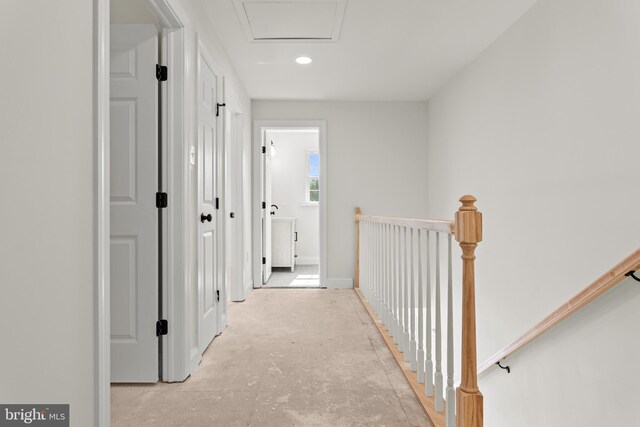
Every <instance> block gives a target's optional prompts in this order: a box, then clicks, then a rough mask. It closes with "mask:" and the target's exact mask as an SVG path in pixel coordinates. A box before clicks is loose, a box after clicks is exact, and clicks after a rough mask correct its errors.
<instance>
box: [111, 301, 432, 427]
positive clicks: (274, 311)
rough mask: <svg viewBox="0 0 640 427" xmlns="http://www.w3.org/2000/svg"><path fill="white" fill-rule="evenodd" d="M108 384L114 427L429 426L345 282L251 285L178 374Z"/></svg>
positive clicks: (395, 365)
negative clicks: (180, 377)
mask: <svg viewBox="0 0 640 427" xmlns="http://www.w3.org/2000/svg"><path fill="white" fill-rule="evenodd" d="M111 390H112V392H111V395H112V425H114V426H142V425H153V426H180V425H189V426H231V425H245V426H364V425H375V426H429V425H430V424H429V422H428V421H427V418H426V416H425V414H424V412H423V410H422V407H421V406H420V404H419V402H418V400H417V399H416V397H415V395H414V393H413V391H412V390H411V388H410V386H409V384H408V383H407V381H406V379H405V378H404V376H403V374H402V372H401V371H400V369H399V368H398V366H397V364H396V362H395V360H394V359H393V356H392V355H391V353H390V352H389V350H388V349H387V347H386V346H385V344H384V342H383V341H382V339H381V337H380V335H379V334H378V331H377V330H376V328H375V327H374V326H373V325H372V322H371V319H370V318H369V316H368V315H367V313H366V311H365V310H364V308H363V306H362V304H361V303H360V301H359V300H358V298H357V296H356V295H355V293H354V292H353V291H352V290H323V289H261V290H256V291H255V292H253V293H252V294H251V295H250V296H249V298H248V299H247V300H246V301H245V302H242V303H235V304H232V305H231V306H230V307H229V326H228V328H227V329H226V330H225V331H224V332H223V333H222V335H220V336H219V337H217V338H216V339H215V340H214V341H213V343H212V344H211V346H210V347H209V348H208V350H207V351H206V352H205V354H204V357H203V360H202V362H201V364H200V366H199V367H198V368H197V369H196V371H195V373H194V374H193V375H192V376H191V378H189V379H188V380H187V381H186V382H184V383H178V384H162V383H161V384H154V385H114V386H112V388H111Z"/></svg>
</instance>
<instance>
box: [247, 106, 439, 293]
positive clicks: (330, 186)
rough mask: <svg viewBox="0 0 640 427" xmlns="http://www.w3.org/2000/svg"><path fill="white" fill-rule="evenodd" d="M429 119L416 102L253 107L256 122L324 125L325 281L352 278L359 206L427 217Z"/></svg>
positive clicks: (368, 210)
mask: <svg viewBox="0 0 640 427" xmlns="http://www.w3.org/2000/svg"><path fill="white" fill-rule="evenodd" d="M426 115H427V105H426V103H421V102H388V103H385V102H324V101H309V102H304V101H254V102H253V106H252V118H253V119H255V120H286V119H293V120H326V121H327V158H326V159H324V160H326V161H327V166H328V171H327V175H328V176H327V179H326V180H325V182H326V185H325V187H326V191H327V197H328V200H327V209H328V218H327V222H328V260H327V263H328V266H327V267H328V279H329V280H338V281H345V283H346V282H347V281H348V282H349V283H351V282H352V280H353V274H354V259H355V224H354V208H355V207H356V206H360V207H361V208H362V210H363V212H364V213H365V214H372V215H375V214H377V215H395V216H424V215H426V213H427V203H426V188H425V187H426V186H425V183H426V180H427V169H426V164H425V163H426V160H425V159H426V158H427V145H426V143H425V142H426V140H427V126H426V120H425V118H426Z"/></svg>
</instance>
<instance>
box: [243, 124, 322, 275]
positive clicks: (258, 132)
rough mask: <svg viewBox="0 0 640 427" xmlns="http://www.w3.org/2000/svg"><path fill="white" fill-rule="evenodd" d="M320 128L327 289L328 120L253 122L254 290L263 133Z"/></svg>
mask: <svg viewBox="0 0 640 427" xmlns="http://www.w3.org/2000/svg"><path fill="white" fill-rule="evenodd" d="M292 128H293V129H295V128H317V129H318V131H319V133H318V139H319V141H318V143H319V151H320V188H321V191H320V201H319V209H320V286H322V287H329V286H327V285H328V283H327V260H328V256H327V236H328V227H327V212H328V210H327V208H328V207H327V201H328V197H327V194H328V191H327V187H328V185H327V182H328V179H327V178H328V176H327V170H328V166H327V165H328V156H327V121H326V120H254V121H253V144H252V151H253V156H252V159H253V168H252V169H253V191H252V193H253V208H252V214H253V215H252V216H253V221H252V222H253V228H252V235H253V236H252V237H253V241H252V243H253V245H252V246H253V261H252V270H253V287H254V288H261V287H262V176H261V164H262V159H261V156H262V132H263V131H264V130H277V129H292Z"/></svg>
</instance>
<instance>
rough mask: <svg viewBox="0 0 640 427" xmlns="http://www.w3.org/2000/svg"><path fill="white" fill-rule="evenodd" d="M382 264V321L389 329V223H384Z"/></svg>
mask: <svg viewBox="0 0 640 427" xmlns="http://www.w3.org/2000/svg"><path fill="white" fill-rule="evenodd" d="M381 231H382V266H383V273H384V277H383V280H382V283H383V285H384V286H383V287H382V300H383V301H384V304H383V310H382V321H383V324H384V327H385V329H386V330H389V298H388V292H389V279H388V276H389V263H388V254H387V251H388V250H389V246H388V245H387V224H382V228H381Z"/></svg>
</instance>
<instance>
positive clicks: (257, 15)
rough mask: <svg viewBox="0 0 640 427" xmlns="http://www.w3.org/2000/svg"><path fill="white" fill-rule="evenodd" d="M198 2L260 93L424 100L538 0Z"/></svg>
mask: <svg viewBox="0 0 640 427" xmlns="http://www.w3.org/2000/svg"><path fill="white" fill-rule="evenodd" d="M199 1H200V2H201V4H202V6H203V10H204V11H205V13H207V14H208V19H209V20H210V22H211V23H212V25H213V28H214V30H215V32H216V34H217V35H218V37H219V38H220V41H221V42H222V44H223V46H224V48H225V50H226V51H227V54H228V55H229V57H230V58H231V61H232V63H233V66H234V67H235V69H236V71H237V73H238V75H239V77H240V79H241V80H242V81H243V83H244V85H245V87H246V89H247V91H248V92H249V96H250V97H251V98H252V99H290V100H348V101H422V100H427V99H429V97H430V96H431V95H433V94H434V92H435V91H436V90H437V89H438V88H439V87H440V86H441V85H442V84H444V83H445V82H446V81H447V80H448V79H449V78H451V77H452V76H453V75H454V74H456V73H457V72H458V71H460V70H461V69H462V68H463V67H464V66H465V65H467V64H468V63H470V62H471V61H473V59H474V58H476V57H477V55H478V54H479V53H480V52H482V51H483V50H484V49H485V48H486V47H487V46H489V45H490V44H491V43H492V42H493V41H494V40H495V39H496V38H497V37H498V36H499V35H500V34H502V33H503V32H504V31H505V30H506V29H507V28H509V27H510V26H511V25H512V24H513V23H514V22H515V21H516V20H517V19H518V18H519V17H520V16H522V15H523V14H524V13H525V12H526V11H527V10H528V9H529V8H530V7H531V6H533V4H535V3H536V1H537V0H346V1H345V0H321V1H318V0H199ZM309 3H312V4H309ZM340 9H342V12H344V17H342V16H340V12H341V10H340ZM334 12H335V13H334ZM340 25H341V28H340ZM279 38H285V39H291V38H300V39H306V40H272V39H279ZM317 38H319V39H321V40H313V39H317ZM298 56H310V57H311V58H313V63H311V64H309V65H298V64H296V63H295V58H296V57H298Z"/></svg>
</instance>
